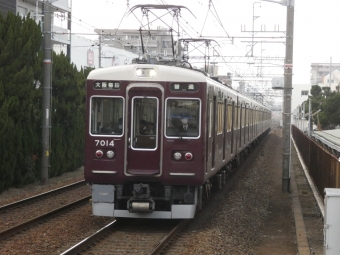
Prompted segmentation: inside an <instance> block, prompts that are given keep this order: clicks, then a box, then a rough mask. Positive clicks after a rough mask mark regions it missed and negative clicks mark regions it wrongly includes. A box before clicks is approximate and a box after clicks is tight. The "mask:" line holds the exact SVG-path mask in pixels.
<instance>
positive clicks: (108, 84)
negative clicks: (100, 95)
mask: <svg viewBox="0 0 340 255" xmlns="http://www.w3.org/2000/svg"><path fill="white" fill-rule="evenodd" d="M120 87H121V84H120V82H119V81H95V82H94V83H93V88H94V89H114V90H118V89H120Z"/></svg>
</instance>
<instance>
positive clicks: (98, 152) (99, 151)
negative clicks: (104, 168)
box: [96, 150, 104, 158]
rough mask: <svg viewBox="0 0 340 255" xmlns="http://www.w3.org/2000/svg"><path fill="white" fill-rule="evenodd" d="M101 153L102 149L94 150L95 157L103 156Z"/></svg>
mask: <svg viewBox="0 0 340 255" xmlns="http://www.w3.org/2000/svg"><path fill="white" fill-rule="evenodd" d="M103 154H104V153H103V151H101V150H97V151H96V157H97V158H101V157H103Z"/></svg>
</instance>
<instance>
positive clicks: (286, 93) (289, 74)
mask: <svg viewBox="0 0 340 255" xmlns="http://www.w3.org/2000/svg"><path fill="white" fill-rule="evenodd" d="M293 35H294V0H287V26H286V57H285V69H284V70H285V71H284V79H285V82H284V87H283V111H284V112H283V136H282V138H283V152H282V155H283V161H282V192H283V193H289V192H290V173H289V171H290V165H291V162H290V159H291V157H290V154H291V140H290V136H291V103H292V89H293V87H292V80H293Z"/></svg>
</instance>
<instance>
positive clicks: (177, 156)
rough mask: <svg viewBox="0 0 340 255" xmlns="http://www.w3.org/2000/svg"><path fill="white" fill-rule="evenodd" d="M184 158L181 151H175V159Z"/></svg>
mask: <svg viewBox="0 0 340 255" xmlns="http://www.w3.org/2000/svg"><path fill="white" fill-rule="evenodd" d="M181 158H182V154H181V153H180V152H175V153H174V159H176V160H180V159H181Z"/></svg>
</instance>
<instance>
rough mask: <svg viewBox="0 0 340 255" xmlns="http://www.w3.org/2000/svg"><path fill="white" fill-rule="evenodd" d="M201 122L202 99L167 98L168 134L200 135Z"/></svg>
mask: <svg viewBox="0 0 340 255" xmlns="http://www.w3.org/2000/svg"><path fill="white" fill-rule="evenodd" d="M199 123H200V100H198V99H167V102H166V136H171V137H198V136H199V134H200V132H199V127H200V125H199Z"/></svg>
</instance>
